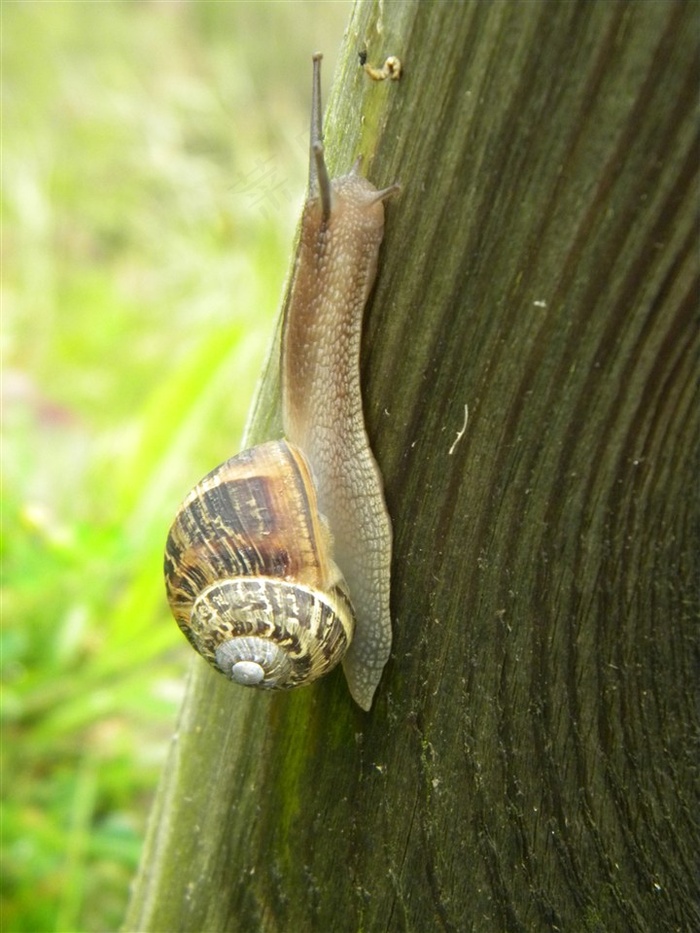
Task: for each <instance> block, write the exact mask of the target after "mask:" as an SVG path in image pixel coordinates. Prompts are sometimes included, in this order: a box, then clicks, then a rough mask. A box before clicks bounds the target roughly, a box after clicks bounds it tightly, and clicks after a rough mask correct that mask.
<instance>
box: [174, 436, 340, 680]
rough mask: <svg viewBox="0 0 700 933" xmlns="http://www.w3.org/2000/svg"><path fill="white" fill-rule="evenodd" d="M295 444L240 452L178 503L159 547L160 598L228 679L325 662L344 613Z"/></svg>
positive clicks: (298, 674)
mask: <svg viewBox="0 0 700 933" xmlns="http://www.w3.org/2000/svg"><path fill="white" fill-rule="evenodd" d="M331 550H332V544H331V539H330V535H329V533H328V530H327V528H326V526H325V523H324V521H323V519H322V518H321V516H320V515H319V514H318V505H317V501H316V492H315V488H314V485H313V482H312V479H311V473H310V470H309V467H308V464H307V462H306V459H305V458H304V456H303V454H302V453H301V452H300V451H299V450H298V449H297V448H295V447H294V446H293V445H291V444H288V443H287V442H286V441H272V442H270V443H267V444H262V445H260V446H259V447H255V448H253V449H251V450H247V451H244V452H243V453H241V454H239V455H238V456H237V457H233V458H231V459H230V460H227V461H226V463H223V464H222V465H221V466H220V467H218V468H217V469H216V470H213V471H212V472H211V473H209V474H208V475H207V476H206V477H205V478H204V479H203V480H202V482H201V483H199V485H198V486H196V487H195V488H194V489H193V490H192V492H191V493H190V495H189V496H188V497H187V499H186V500H185V502H184V503H183V505H182V507H181V508H180V511H179V512H178V515H177V517H176V519H175V522H174V523H173V526H172V528H171V529H170V534H169V536H168V541H167V544H166V552H165V579H166V590H167V595H168V601H169V602H170V606H171V609H172V611H173V615H174V616H175V619H176V620H177V623H178V625H179V626H180V628H181V629H182V631H183V632H184V634H185V635H186V637H187V638H188V640H189V641H190V643H191V644H192V645H193V647H194V648H195V649H196V650H197V651H198V652H199V653H200V654H201V655H202V656H203V657H204V658H205V659H206V660H207V661H208V662H209V663H210V664H211V665H212V666H214V667H215V668H216V669H217V670H219V671H221V672H222V673H224V674H225V675H226V676H228V677H230V678H231V679H232V680H234V681H235V682H237V683H242V684H245V685H250V686H258V687H264V688H270V689H275V688H276V689H288V688H291V687H295V686H299V685H301V684H305V683H311V682H312V681H314V680H316V678H318V677H321V676H322V675H323V674H326V673H327V672H328V671H330V670H331V669H332V668H333V667H334V666H335V665H336V664H337V663H338V662H339V661H340V660H341V658H342V657H343V655H344V654H345V651H346V649H347V647H348V645H349V644H350V642H351V639H352V635H353V630H354V616H353V612H352V607H351V605H350V601H349V598H348V595H347V589H346V586H345V582H344V580H343V578H342V575H341V574H340V571H339V570H338V568H337V566H336V565H335V563H334V561H333V559H332V554H331Z"/></svg>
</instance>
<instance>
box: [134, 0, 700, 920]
mask: <svg viewBox="0 0 700 933" xmlns="http://www.w3.org/2000/svg"><path fill="white" fill-rule="evenodd" d="M362 48H366V49H367V50H368V53H369V58H370V60H371V61H373V62H375V63H377V64H381V62H382V61H383V59H384V57H385V56H386V55H387V54H396V55H399V56H400V57H401V59H402V60H403V63H404V67H405V74H404V77H403V79H402V81H401V82H400V83H399V84H393V83H391V82H388V81H387V82H384V83H383V84H373V83H371V82H370V81H369V80H368V79H367V77H366V76H365V75H364V74H363V73H362V72H361V71H360V69H359V68H358V67H357V60H356V55H357V52H358V51H359V50H360V49H362ZM311 51H312V50H311V49H310V50H309V52H311ZM307 65H308V63H307V62H300V65H299V66H300V68H303V67H307ZM698 76H699V71H698V6H697V5H696V4H692V3H673V2H668V3H666V2H661V3H658V2H655V3H651V2H631V3H606V2H597V3H596V2H588V0H578V2H572V3H556V4H555V3H548V2H529V3H479V2H475V3H465V4H459V3H442V4H428V3H420V4H408V3H386V4H382V5H379V4H377V3H374V2H368V3H363V4H361V5H359V6H358V7H357V8H356V10H355V14H354V16H353V19H352V21H351V24H350V27H349V32H348V35H347V38H346V52H345V61H344V65H343V68H342V74H340V75H339V80H338V81H337V82H336V84H335V86H334V89H333V93H332V100H331V107H330V114H329V119H328V124H327V132H326V140H327V143H328V148H329V153H330V160H331V166H332V168H333V169H335V170H336V171H338V170H339V171H344V170H346V169H347V167H348V166H349V165H350V164H351V162H352V160H353V158H354V156H355V155H356V153H357V152H360V151H362V152H364V153H365V154H366V155H367V157H368V159H367V172H368V175H369V177H371V179H372V181H373V182H375V183H376V184H378V185H384V184H387V183H390V182H392V181H394V180H395V179H400V180H401V182H402V183H403V185H404V191H403V193H402V195H401V197H400V198H399V199H396V200H395V201H392V202H391V203H390V204H389V205H388V206H387V234H386V239H385V243H384V246H383V248H382V256H381V265H380V275H379V280H378V283H377V287H376V289H375V293H374V296H373V299H372V301H371V304H370V307H369V309H368V313H367V320H366V339H365V343H364V349H365V352H364V364H363V376H364V383H365V386H366V398H367V402H366V409H367V418H368V421H369V426H370V432H371V437H372V440H373V445H374V447H375V450H376V452H377V456H378V459H379V461H380V463H381V466H382V469H383V472H384V476H385V479H386V488H387V497H388V502H389V507H390V511H391V514H392V516H393V518H394V526H395V559H394V567H393V592H392V606H393V617H394V650H393V656H392V660H391V661H390V663H389V665H388V667H387V669H386V672H385V676H384V678H383V681H382V683H381V685H380V688H379V691H378V695H377V698H376V700H375V705H374V708H373V710H372V712H371V713H370V714H363V713H362V712H361V711H360V710H359V709H358V708H356V707H355V706H353V704H352V702H351V700H350V697H349V695H348V692H347V689H346V687H345V683H344V680H343V676H342V673H341V672H340V670H338V671H337V673H335V674H334V675H332V676H331V677H330V678H328V679H327V680H326V681H325V682H320V683H319V684H317V685H316V686H314V687H311V688H309V689H308V690H302V691H300V692H297V693H295V694H290V695H278V696H274V697H272V696H266V695H260V694H257V693H254V692H246V691H244V690H241V689H236V688H234V687H232V686H231V685H229V684H228V683H226V682H225V681H224V679H223V678H221V677H219V676H217V675H216V674H214V673H212V672H211V671H210V670H209V669H208V668H207V667H206V666H205V664H204V663H203V662H198V661H196V662H195V666H194V670H193V676H192V680H191V683H190V686H189V691H188V695H187V698H186V701H185V703H184V707H183V709H182V714H181V718H180V723H179V728H178V734H177V736H176V738H175V740H174V743H173V747H172V752H171V755H170V760H169V763H168V766H167V769H166V772H165V774H164V777H163V781H162V785H161V788H160V791H159V795H158V799H157V801H156V806H155V808H154V813H153V820H152V825H151V831H150V836H149V839H148V843H147V847H146V852H145V855H144V862H143V869H142V872H141V875H140V877H139V879H138V881H137V884H136V887H135V892H134V898H133V902H132V905H131V910H130V913H129V916H128V918H127V922H126V926H127V929H129V930H200V931H201V930H207V931H217V930H244V931H250V930H278V931H289V930H295V931H300V930H313V931H328V930H334V931H341V933H342V931H346V930H347V931H354V930H360V929H362V930H367V931H374V930H396V931H400V930H414V931H421V933H423V931H428V930H441V929H444V930H454V931H463V930H476V931H492V930H493V931H500V930H523V931H525V930H527V931H533V930H550V929H561V930H572V931H581V930H606V931H616V930H620V931H628V930H634V931H667V930H684V931H685V930H690V929H700V913H699V910H698V887H697V876H696V875H695V874H694V871H693V869H694V868H696V867H697V853H698V851H699V844H700V839H699V834H698V813H699V812H700V805H699V804H700V801H698V778H697V764H698V761H697V735H698V729H697V726H698V723H697V715H698V713H697V705H696V703H695V700H696V683H695V679H694V677H695V675H697V672H698V666H697V657H698V651H697V647H698V642H697V620H698V601H699V599H698V582H697V581H698V554H699V550H700V548H699V544H700V541H699V539H698V518H699V514H698V513H699V512H700V509H699V508H698V504H699V495H698V481H697V476H698V463H697V456H696V454H697V450H698V441H699V435H700V405H698V398H697V392H696V383H697V375H698V372H697V352H698V342H699V341H698V320H697V308H698V305H697V302H698V243H697V228H696V226H695V214H696V210H697V206H698V188H697V170H698V148H697V138H696V128H697V87H698ZM329 77H330V76H328V75H327V76H326V86H327V85H328V81H329ZM361 116H363V117H364V122H362V120H361ZM275 367H276V359H275V358H274V357H273V363H272V364H271V365H270V371H269V372H268V374H267V378H266V381H265V385H264V388H263V390H262V392H261V395H260V398H259V400H258V408H257V413H256V420H255V425H254V429H253V436H254V438H255V439H261V438H263V437H265V436H270V435H271V434H273V433H274V430H275V428H274V425H275V402H274V399H275V392H276V381H275V380H276V373H275ZM466 405H468V407H469V419H468V423H467V426H466V430H464V433H463V434H462V435H461V436H460V438H459V440H458V432H460V431H461V429H462V428H463V422H464V412H465V406H466Z"/></svg>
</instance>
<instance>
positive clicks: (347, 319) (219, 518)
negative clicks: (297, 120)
mask: <svg viewBox="0 0 700 933" xmlns="http://www.w3.org/2000/svg"><path fill="white" fill-rule="evenodd" d="M320 59H321V56H320V55H316V56H314V82H313V103H312V117H311V153H310V170H309V196H308V198H307V201H306V204H305V206H304V211H303V215H302V222H301V231H300V241H299V249H298V252H297V256H296V259H295V264H294V271H293V275H292V284H291V289H290V294H289V299H288V302H287V306H286V312H285V318H284V325H283V333H282V358H281V372H282V415H283V427H284V433H285V439H283V440H279V441H271V442H268V443H266V444H261V445H259V446H258V447H255V448H252V449H250V450H247V451H243V452H242V453H241V454H239V455H238V456H236V457H233V458H231V459H230V460H227V461H226V462H225V463H223V464H221V466H219V467H217V468H216V469H215V470H213V471H212V472H211V473H209V474H208V475H207V476H206V477H205V478H204V479H203V480H202V481H201V482H200V483H199V484H198V485H197V486H196V487H195V488H194V489H193V490H192V492H191V493H190V494H189V496H188V497H187V498H186V499H185V501H184V502H183V504H182V506H181V508H180V510H179V512H178V515H177V517H176V519H175V521H174V523H173V525H172V527H171V530H170V534H169V536H168V541H167V544H166V554H165V577H166V590H167V595H168V600H169V602H170V606H171V609H172V612H173V615H174V616H175V619H176V621H177V623H178V625H179V626H180V628H181V629H182V631H183V632H184V633H185V635H186V637H187V638H188V640H189V641H190V643H191V644H192V645H193V647H194V648H195V649H196V650H197V651H198V652H199V653H200V654H201V655H202V656H203V657H204V658H205V659H206V660H207V661H208V662H209V663H210V664H212V665H213V666H214V667H216V668H217V669H218V670H220V671H222V672H223V673H225V674H226V675H227V676H228V677H230V678H231V679H232V680H234V681H235V682H237V683H242V684H245V685H252V686H259V687H263V688H273V689H288V688H291V687H295V686H298V685H301V684H305V683H310V682H312V681H313V680H315V679H317V678H318V677H320V676H322V675H323V674H325V673H327V672H328V671H330V670H332V668H333V667H335V666H336V665H337V664H338V662H339V661H341V660H342V662H343V668H344V672H345V675H346V679H347V681H348V686H349V688H350V692H351V694H352V696H353V698H354V699H355V700H356V702H357V703H358V704H359V705H360V706H361V707H362V708H363V709H369V708H370V706H371V703H372V698H373V695H374V692H375V690H376V687H377V684H378V683H379V679H380V677H381V673H382V670H383V668H384V665H385V664H386V661H387V659H388V657H389V652H390V648H391V619H390V609H389V574H390V563H391V523H390V519H389V515H388V513H387V510H386V506H385V503H384V495H383V487H382V480H381V475H380V473H379V469H378V467H377V464H376V461H375V459H374V457H373V455H372V451H371V449H370V445H369V440H368V437H367V433H366V430H365V424H364V418H363V413H362V396H361V387H360V368H359V358H360V338H361V327H362V314H363V310H364V306H365V303H366V301H367V297H368V295H369V292H370V290H371V288H372V284H373V282H374V278H375V275H376V270H377V255H378V250H379V245H380V243H381V240H382V236H383V230H384V208H383V204H382V202H383V200H384V199H385V198H386V197H388V196H390V195H391V194H393V193H394V192H395V191H396V190H398V186H396V185H394V186H392V187H390V188H387V189H384V190H381V191H378V190H377V189H376V188H375V187H374V186H373V185H372V184H371V183H370V182H368V181H367V180H366V179H364V178H363V177H362V176H361V175H359V173H358V165H356V166H355V167H354V168H353V170H352V171H351V172H350V173H349V174H348V175H345V176H342V177H340V178H337V179H335V180H331V179H330V178H329V176H328V172H327V169H326V165H325V160H324V153H323V146H322V144H321V138H322V132H321V99H320Z"/></svg>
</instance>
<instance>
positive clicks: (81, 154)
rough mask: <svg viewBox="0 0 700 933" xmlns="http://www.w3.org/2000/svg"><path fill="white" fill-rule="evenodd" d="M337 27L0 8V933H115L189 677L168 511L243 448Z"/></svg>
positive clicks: (219, 16)
mask: <svg viewBox="0 0 700 933" xmlns="http://www.w3.org/2000/svg"><path fill="white" fill-rule="evenodd" d="M350 8H351V4H350V3H349V2H342V3H325V2H323V3H302V2H298V3H295V2H287V3H256V2H253V3H244V2H241V3H239V2H218V3H217V2H206V0H204V2H202V0H199V2H194V0H190V2H187V0H180V2H155V0H152V2H146V0H122V2H120V0H114V2H105V3H103V2H88V3H82V2H71V0H69V2H62V3H52V2H31V0H29V2H19V0H18V2H12V0H3V3H2V11H1V15H2V95H3V97H2V241H1V247H2V282H1V286H2V293H1V298H2V366H3V370H2V416H3V418H2V421H3V424H2V573H3V581H2V654H1V656H0V657H1V663H2V679H3V694H2V739H3V741H2V753H3V754H2V807H3V817H2V820H3V822H2V828H3V834H2V835H3V838H2V903H1V908H2V916H1V917H0V926H1V928H2V930H4V931H7V933H20V931H42V930H57V931H79V930H114V929H117V928H118V927H119V925H120V923H121V921H122V918H123V914H124V910H125V905H126V900H127V896H128V885H129V882H130V880H131V878H132V876H133V874H134V871H135V869H136V866H137V862H138V858H139V852H140V847H141V841H142V838H143V834H144V830H145V823H146V817H147V812H148V807H149V803H150V800H151V798H152V795H153V791H154V788H155V784H156V782H157V779H158V775H159V770H160V768H161V766H162V763H163V761H164V757H165V754H166V750H167V745H168V741H169V738H170V735H171V734H172V732H173V729H174V725H175V718H176V713H177V708H178V705H179V701H180V699H181V697H182V694H183V690H184V683H185V679H186V672H187V669H188V666H189V663H190V649H189V648H188V647H187V646H186V643H185V641H184V639H183V637H182V635H181V634H180V633H179V631H178V629H177V627H176V625H175V623H174V622H173V621H172V619H171V618H170V616H169V614H168V611H167V608H166V604H165V600H164V595H163V584H162V571H161V567H162V548H163V543H164V539H165V536H166V534H167V530H168V527H169V524H170V522H171V520H172V517H173V515H174V512H175V510H176V508H177V506H178V504H179V501H180V500H181V499H182V498H183V497H184V495H185V494H186V493H187V491H188V490H189V488H190V487H191V486H192V485H193V484H194V483H195V482H196V481H197V480H198V479H199V478H200V477H201V476H202V475H203V474H204V473H206V472H207V471H208V470H210V469H211V468H212V467H214V466H216V464H218V463H219V462H220V461H221V460H224V459H226V457H228V456H231V455H232V454H233V453H235V452H236V451H237V450H238V449H239V448H240V439H241V433H242V429H243V423H244V420H245V416H246V412H247V409H248V406H249V404H250V402H251V399H252V396H253V392H254V387H255V382H256V379H257V376H258V373H259V372H260V368H261V364H262V361H263V358H264V355H265V352H266V350H267V347H268V346H269V342H270V339H271V336H272V331H273V327H274V318H275V314H276V311H277V306H278V302H279V298H280V295H281V291H282V284H283V280H284V276H285V274H286V271H287V264H288V261H289V256H290V250H291V241H292V237H293V231H294V228H295V225H296V221H297V218H298V214H299V209H300V205H301V202H302V198H303V192H304V184H305V182H304V175H305V171H306V166H307V156H306V149H305V147H306V145H307V132H308V130H307V123H308V118H307V113H308V105H309V97H310V74H311V68H310V56H311V53H312V52H313V51H314V50H315V49H317V48H320V49H323V50H324V52H325V53H326V62H325V81H324V84H325V87H326V89H327V88H328V87H329V86H330V79H331V75H332V70H333V67H334V65H335V59H336V55H337V52H338V49H339V45H340V42H341V39H342V35H343V30H344V28H345V25H346V23H347V20H348V18H349V14H350Z"/></svg>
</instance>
